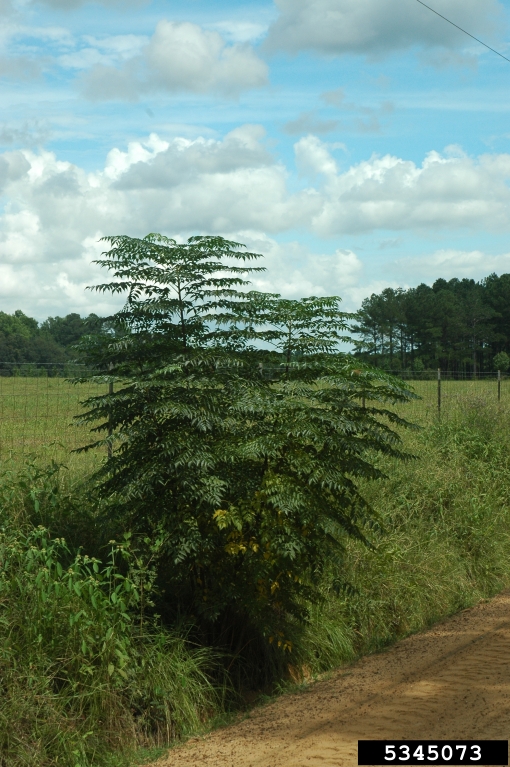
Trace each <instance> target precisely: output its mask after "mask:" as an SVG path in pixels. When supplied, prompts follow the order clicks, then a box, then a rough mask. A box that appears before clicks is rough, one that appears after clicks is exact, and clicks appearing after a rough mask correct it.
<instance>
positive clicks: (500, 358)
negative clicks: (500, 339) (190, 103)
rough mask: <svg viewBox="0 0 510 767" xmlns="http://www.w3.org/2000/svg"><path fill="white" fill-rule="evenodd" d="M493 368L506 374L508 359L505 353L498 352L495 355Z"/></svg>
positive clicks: (509, 366) (508, 364)
mask: <svg viewBox="0 0 510 767" xmlns="http://www.w3.org/2000/svg"><path fill="white" fill-rule="evenodd" d="M494 367H495V369H496V370H501V371H502V372H503V373H506V371H507V370H508V368H510V357H509V356H508V354H507V353H506V352H498V354H496V356H495V357H494Z"/></svg>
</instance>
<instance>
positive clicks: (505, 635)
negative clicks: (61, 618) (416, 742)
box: [153, 590, 510, 767]
mask: <svg viewBox="0 0 510 767" xmlns="http://www.w3.org/2000/svg"><path fill="white" fill-rule="evenodd" d="M509 737H510V590H508V591H505V592H503V593H502V594H500V595H499V596H497V597H496V598H495V599H493V600H492V601H491V602H488V603H483V604H479V605H477V606H476V607H474V608H472V609H470V610H464V611H463V612H462V613H459V614H458V615H456V616H454V617H453V618H450V619H448V620H447V621H444V622H443V623H440V624H438V625H436V626H434V627H433V628H431V629H430V630H429V631H426V632H423V633H421V634H416V635H414V636H411V637H408V638H407V639H404V640H402V641H401V642H399V643H398V644H396V645H394V646H393V647H391V648H390V649H389V650H387V651H386V652H384V653H379V654H377V655H372V656H368V657H365V658H362V659H361V660H360V661H358V662H357V663H356V664H354V665H352V666H350V667H343V668H341V669H339V670H338V671H337V672H335V673H334V674H333V675H332V677H330V678H329V679H328V680H325V681H321V682H318V683H316V684H314V685H311V686H310V688H309V689H308V690H307V691H306V692H304V693H300V694H297V695H286V696H283V697H281V698H279V699H278V700H277V701H275V702H274V703H272V704H270V705H268V706H265V707H263V708H260V709H256V710H255V711H253V712H252V713H251V715H250V716H249V718H247V719H246V720H244V721H243V722H241V723H240V724H237V725H234V726H232V727H228V728H224V729H222V730H218V731H216V732H214V733H212V734H211V735H209V736H207V737H205V738H203V739H198V738H196V739H193V740H192V741H189V742H188V743H186V744H185V745H184V746H182V747H180V748H177V749H174V750H172V751H171V752H170V753H169V754H168V756H166V757H165V758H164V759H162V760H160V761H159V762H158V763H157V767H177V765H179V767H301V766H302V765H310V767H319V765H320V766H321V767H337V765H342V767H343V766H344V765H345V767H354V765H356V763H357V741H358V739H364V738H394V739H409V740H412V739H420V738H423V739H438V740H439V739H449V738H458V739H460V738H470V739H471V738H494V739H508V738H509ZM153 767H156V765H154V766H153Z"/></svg>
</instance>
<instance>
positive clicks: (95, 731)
mask: <svg viewBox="0 0 510 767" xmlns="http://www.w3.org/2000/svg"><path fill="white" fill-rule="evenodd" d="M30 474H32V475H33V472H32V470H29V472H28V474H25V476H21V477H6V476H4V477H3V478H2V479H3V481H2V486H1V489H2V496H3V499H2V505H1V509H0V515H1V520H0V522H1V526H0V563H1V565H0V604H1V605H2V612H1V616H0V665H1V673H2V696H1V698H0V763H1V764H5V765H7V764H8V765H9V767H11V766H12V767H17V766H18V765H19V767H21V765H23V767H26V766H27V765H33V767H53V766H55V767H56V765H64V767H92V766H94V767H98V765H101V764H106V762H107V761H108V754H109V753H111V751H112V749H117V750H118V751H119V754H120V753H122V752H127V751H129V750H131V749H133V748H135V747H137V746H141V745H144V746H145V745H147V746H150V745H156V744H159V743H168V742H169V741H170V740H171V739H172V738H176V737H180V736H182V735H185V734H186V733H187V732H189V731H192V730H196V729H197V728H199V727H200V725H201V722H202V720H203V719H204V718H205V717H206V716H210V715H211V713H213V712H214V710H215V708H216V707H217V706H218V702H219V699H218V696H217V694H216V692H215V690H214V688H213V686H212V684H211V681H210V678H209V673H210V670H211V669H212V665H213V659H212V656H211V654H210V653H208V652H207V651H206V650H191V649H190V648H189V647H188V646H187V645H186V642H185V641H184V640H183V639H182V638H179V637H178V636H177V635H175V634H172V633H168V632H164V631H162V630H161V629H160V628H158V626H157V624H156V623H154V622H151V621H149V620H148V619H147V617H146V609H147V607H150V605H151V602H152V597H153V589H154V567H153V563H154V559H155V557H157V554H158V550H159V547H160V542H158V541H157V540H155V541H153V542H150V541H146V542H143V541H135V540H134V539H133V537H132V536H131V535H130V534H126V535H124V536H122V540H121V541H120V542H118V543H116V542H114V541H112V542H111V543H110V546H109V554H108V556H107V558H106V562H102V561H101V560H100V559H98V558H97V557H90V556H87V555H85V554H82V553H73V552H72V551H71V550H70V548H69V547H68V545H67V544H66V542H65V541H64V540H63V539H62V538H55V537H51V535H50V534H49V531H48V530H47V529H46V528H44V527H43V526H34V525H33V524H32V523H31V522H30V521H29V518H27V516H28V515H27V512H29V513H30V514H31V515H35V516H38V515H39V514H41V513H46V514H47V515H48V516H50V517H51V516H55V517H56V516H58V515H57V509H58V505H59V493H58V490H56V488H55V485H54V482H53V480H54V472H49V473H46V475H44V473H43V474H39V475H38V477H33V476H32V481H31V482H29V486H31V487H30V490H29V492H28V493H27V490H28V486H27V480H28V477H29V476H30ZM23 499H24V502H25V504H26V506H27V509H26V511H25V512H24V511H23V510H22V508H21V505H20V501H22V500H23ZM82 502H84V499H83V498H82ZM64 505H65V506H67V505H68V502H67V501H66V500H65V499H64ZM30 506H32V508H31V509H30ZM42 507H46V509H44V508H42ZM52 510H53V511H52ZM13 511H15V512H17V513H14V514H13ZM54 524H55V522H54Z"/></svg>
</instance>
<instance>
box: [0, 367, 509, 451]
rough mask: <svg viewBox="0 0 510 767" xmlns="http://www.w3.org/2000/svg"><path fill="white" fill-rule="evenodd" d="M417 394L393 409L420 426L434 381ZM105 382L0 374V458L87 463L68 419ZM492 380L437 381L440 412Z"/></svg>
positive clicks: (488, 391) (430, 412)
mask: <svg viewBox="0 0 510 767" xmlns="http://www.w3.org/2000/svg"><path fill="white" fill-rule="evenodd" d="M409 387H410V388H412V389H414V391H415V392H416V394H418V395H419V397H420V399H419V400H415V401H413V402H411V403H409V404H406V405H403V406H399V408H398V410H399V412H400V413H401V414H402V415H403V416H405V417H407V418H408V419H409V420H411V421H415V422H416V423H419V424H421V425H426V424H427V423H431V422H432V421H433V420H434V419H435V418H437V413H438V407H437V381H436V380H429V381H412V382H409ZM104 388H105V387H103V386H98V385H95V384H76V385H75V384H71V383H69V381H67V380H66V379H65V378H57V377H56V378H51V377H39V378H35V377H34V378H31V377H16V376H13V377H6V376H0V459H2V460H4V461H5V460H7V459H9V458H12V459H17V458H19V457H21V456H30V455H35V454H37V456H38V457H40V458H47V459H52V458H54V459H55V460H57V461H69V460H71V461H72V462H78V463H80V462H81V463H90V462H91V461H97V460H99V459H100V456H99V454H95V455H94V457H93V455H92V454H87V455H86V456H83V455H79V456H76V455H75V456H71V457H70V452H71V451H72V450H73V449H75V448H77V447H80V446H82V445H84V444H86V443H87V442H88V441H89V431H88V429H86V428H84V427H81V426H78V425H77V424H76V423H75V422H73V417H74V416H76V415H78V414H79V413H80V412H82V408H81V406H80V402H81V401H83V400H84V399H86V398H87V397H89V396H92V395H94V394H100V393H101V392H102V391H103V390H104ZM497 396H498V384H497V381H496V380H495V379H482V380H476V381H470V380H465V381H454V380H448V379H444V380H442V382H441V417H442V418H448V417H449V416H451V415H452V414H453V413H454V412H455V411H456V410H457V409H458V408H459V407H462V406H463V402H465V401H466V399H469V400H470V402H476V400H477V399H479V400H480V403H486V404H488V403H496V402H497ZM507 400H509V401H510V381H507V380H503V381H502V383H501V402H502V404H505V402H506V401H507Z"/></svg>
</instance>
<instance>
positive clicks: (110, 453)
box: [108, 362, 113, 459]
mask: <svg viewBox="0 0 510 767" xmlns="http://www.w3.org/2000/svg"><path fill="white" fill-rule="evenodd" d="M112 367H113V365H112V363H111V362H110V370H111V369H112ZM108 394H110V395H111V394H113V381H110V383H109V384H108ZM108 421H109V425H108V437H111V436H112V434H113V429H112V418H111V415H109V416H108ZM112 456H113V445H112V443H111V442H108V459H110V458H111V457H112Z"/></svg>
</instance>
